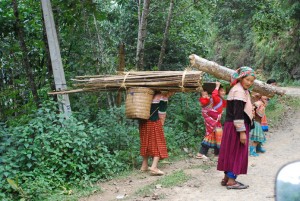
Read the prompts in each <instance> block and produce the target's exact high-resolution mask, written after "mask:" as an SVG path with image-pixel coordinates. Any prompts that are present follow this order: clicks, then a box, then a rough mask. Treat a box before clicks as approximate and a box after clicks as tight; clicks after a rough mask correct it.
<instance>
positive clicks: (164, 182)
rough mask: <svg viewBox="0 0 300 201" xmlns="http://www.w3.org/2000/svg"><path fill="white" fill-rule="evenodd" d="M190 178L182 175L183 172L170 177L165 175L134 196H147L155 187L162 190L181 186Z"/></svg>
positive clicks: (180, 171) (139, 190) (177, 172)
mask: <svg viewBox="0 0 300 201" xmlns="http://www.w3.org/2000/svg"><path fill="white" fill-rule="evenodd" d="M190 178H191V176H190V175H187V174H185V173H184V171H183V170H179V171H176V172H174V173H172V174H170V175H166V176H164V177H162V178H160V179H158V180H157V181H155V182H153V183H152V184H149V185H147V186H144V187H142V188H140V189H138V190H137V191H136V192H135V194H136V195H138V196H147V195H150V194H151V192H152V191H153V190H154V189H155V186H156V185H161V186H162V187H163V188H170V187H173V186H177V185H181V184H182V183H185V182H187V181H188V180H189V179H190Z"/></svg>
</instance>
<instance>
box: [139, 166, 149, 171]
mask: <svg viewBox="0 0 300 201" xmlns="http://www.w3.org/2000/svg"><path fill="white" fill-rule="evenodd" d="M148 171H150V167H148V168H147V169H146V170H145V169H140V172H148Z"/></svg>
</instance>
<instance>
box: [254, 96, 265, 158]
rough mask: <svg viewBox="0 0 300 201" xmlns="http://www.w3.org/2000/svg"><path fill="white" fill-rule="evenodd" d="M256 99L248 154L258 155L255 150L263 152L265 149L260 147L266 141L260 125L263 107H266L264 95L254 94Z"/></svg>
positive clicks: (263, 111)
mask: <svg viewBox="0 0 300 201" xmlns="http://www.w3.org/2000/svg"><path fill="white" fill-rule="evenodd" d="M255 97H256V99H257V100H256V101H255V102H254V104H253V105H254V112H255V117H254V128H253V129H252V130H251V131H250V140H251V141H252V144H251V146H250V156H259V154H258V153H257V152H261V153H264V152H266V150H265V149H264V148H262V146H261V145H262V143H264V142H265V141H266V136H265V134H264V131H263V129H262V127H261V120H262V118H263V117H264V116H265V108H266V100H267V97H266V96H261V95H260V94H256V95H255Z"/></svg>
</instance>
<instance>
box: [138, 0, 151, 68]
mask: <svg viewBox="0 0 300 201" xmlns="http://www.w3.org/2000/svg"><path fill="white" fill-rule="evenodd" d="M138 6H139V9H140V0H139V5H138ZM149 8H150V0H144V5H143V11H142V13H141V16H140V15H139V16H138V19H139V31H138V41H137V48H136V69H137V70H143V68H144V51H145V50H144V48H145V39H146V35H147V20H148V15H149ZM139 13H140V11H139Z"/></svg>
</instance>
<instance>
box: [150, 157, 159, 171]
mask: <svg viewBox="0 0 300 201" xmlns="http://www.w3.org/2000/svg"><path fill="white" fill-rule="evenodd" d="M158 161H159V157H158V156H154V157H153V161H152V165H151V170H154V171H157V170H158V168H157V166H158Z"/></svg>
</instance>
